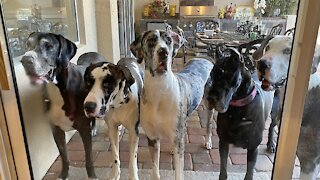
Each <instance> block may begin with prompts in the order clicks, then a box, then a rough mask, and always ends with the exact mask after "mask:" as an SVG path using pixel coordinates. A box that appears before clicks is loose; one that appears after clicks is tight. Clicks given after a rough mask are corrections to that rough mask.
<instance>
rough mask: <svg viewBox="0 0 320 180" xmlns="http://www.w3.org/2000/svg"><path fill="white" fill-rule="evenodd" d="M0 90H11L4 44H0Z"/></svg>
mask: <svg viewBox="0 0 320 180" xmlns="http://www.w3.org/2000/svg"><path fill="white" fill-rule="evenodd" d="M0 88H1V89H2V90H10V85H9V80H8V76H7V70H6V65H5V63H4V57H3V49H2V44H1V43H0Z"/></svg>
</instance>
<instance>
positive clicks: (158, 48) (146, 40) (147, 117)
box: [131, 30, 213, 179]
mask: <svg viewBox="0 0 320 180" xmlns="http://www.w3.org/2000/svg"><path fill="white" fill-rule="evenodd" d="M182 39H183V38H182V37H181V36H180V35H179V34H177V33H175V32H173V31H171V30H168V31H160V30H154V31H148V32H145V33H144V34H143V35H142V36H140V37H139V38H137V39H136V40H135V41H134V42H133V43H132V44H131V51H132V53H133V54H134V55H135V56H136V57H137V58H138V62H140V63H141V62H142V61H143V60H144V62H145V69H144V74H145V77H144V87H143V90H142V95H141V105H140V109H141V115H140V122H141V126H142V128H143V129H144V131H145V133H146V135H147V137H148V145H149V150H150V155H151V160H152V176H151V177H152V179H160V174H159V156H160V139H162V138H168V139H169V141H170V142H171V143H172V144H173V146H174V167H175V179H183V178H184V177H183V166H184V135H185V130H186V120H187V117H188V116H190V115H191V114H192V112H193V111H194V110H195V109H196V108H197V107H198V105H199V103H200V101H201V98H202V96H203V92H204V85H205V83H206V81H207V79H208V77H209V73H210V71H211V69H212V67H213V64H212V63H211V62H209V61H207V60H205V59H201V58H195V59H193V60H190V61H189V63H188V64H187V65H186V67H185V68H184V69H183V70H182V71H181V72H179V73H173V72H172V70H171V65H172V59H173V58H174V57H175V55H176V53H177V50H178V49H179V48H180V46H181V45H182V43H183V40H182Z"/></svg>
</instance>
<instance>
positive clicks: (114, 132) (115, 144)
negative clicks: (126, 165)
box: [107, 119, 120, 180]
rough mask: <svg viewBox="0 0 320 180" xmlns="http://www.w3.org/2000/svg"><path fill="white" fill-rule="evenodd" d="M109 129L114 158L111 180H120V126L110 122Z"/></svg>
mask: <svg viewBox="0 0 320 180" xmlns="http://www.w3.org/2000/svg"><path fill="white" fill-rule="evenodd" d="M107 122H109V123H108V128H109V138H110V142H111V150H112V156H113V162H112V163H114V164H112V171H111V176H110V178H109V179H110V180H119V179H120V159H119V134H118V126H117V125H116V124H114V123H112V120H111V119H110V120H108V121H107Z"/></svg>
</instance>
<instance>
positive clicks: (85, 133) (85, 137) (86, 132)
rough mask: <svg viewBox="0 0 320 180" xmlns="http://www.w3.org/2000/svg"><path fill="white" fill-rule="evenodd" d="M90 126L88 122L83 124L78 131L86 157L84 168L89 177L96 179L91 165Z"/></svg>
mask: <svg viewBox="0 0 320 180" xmlns="http://www.w3.org/2000/svg"><path fill="white" fill-rule="evenodd" d="M91 130H92V129H91V126H90V123H88V124H84V126H83V127H81V128H80V129H79V130H78V131H79V134H80V136H81V139H82V142H83V146H84V152H85V158H86V170H87V174H88V177H89V179H97V176H96V173H95V171H94V166H93V157H92V136H91V132H92V131H91Z"/></svg>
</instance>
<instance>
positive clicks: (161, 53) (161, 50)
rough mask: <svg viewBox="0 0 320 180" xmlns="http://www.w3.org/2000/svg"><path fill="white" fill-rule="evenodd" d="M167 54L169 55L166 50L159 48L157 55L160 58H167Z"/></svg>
mask: <svg viewBox="0 0 320 180" xmlns="http://www.w3.org/2000/svg"><path fill="white" fill-rule="evenodd" d="M168 54H169V52H168V50H167V48H159V50H158V55H159V56H160V57H168Z"/></svg>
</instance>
